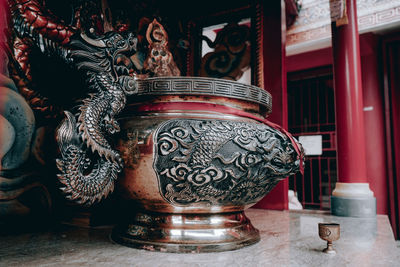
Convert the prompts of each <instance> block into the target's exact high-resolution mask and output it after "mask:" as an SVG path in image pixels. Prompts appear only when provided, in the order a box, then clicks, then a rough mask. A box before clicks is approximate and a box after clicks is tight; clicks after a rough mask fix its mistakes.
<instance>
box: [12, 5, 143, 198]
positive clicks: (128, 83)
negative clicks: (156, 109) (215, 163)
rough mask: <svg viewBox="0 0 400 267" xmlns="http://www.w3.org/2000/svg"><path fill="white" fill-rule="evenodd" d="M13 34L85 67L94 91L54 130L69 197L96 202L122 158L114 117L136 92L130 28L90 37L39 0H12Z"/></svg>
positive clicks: (61, 176)
mask: <svg viewBox="0 0 400 267" xmlns="http://www.w3.org/2000/svg"><path fill="white" fill-rule="evenodd" d="M8 3H9V7H10V10H11V18H12V22H13V29H14V32H15V34H16V35H17V36H18V38H20V39H28V40H29V41H30V42H31V43H32V44H33V45H36V46H37V47H38V48H39V49H40V51H41V52H42V53H44V54H46V55H48V56H56V57H58V58H61V59H62V60H63V61H64V62H66V63H67V64H69V65H71V66H72V67H74V68H76V69H77V70H79V71H82V72H84V74H85V76H86V77H87V85H88V87H89V90H90V91H91V93H90V94H89V96H88V97H87V98H85V99H84V100H83V101H82V104H81V105H80V107H79V112H78V114H77V116H76V117H75V116H74V115H72V113H70V112H68V111H67V112H65V115H66V118H65V119H64V120H63V121H62V123H61V125H60V126H59V127H58V129H57V131H56V137H57V142H58V145H59V149H60V152H61V158H60V159H58V160H57V167H58V168H59V170H60V171H61V174H59V175H58V178H59V180H60V182H61V183H62V184H63V185H64V186H63V187H62V188H61V189H62V190H63V191H64V192H65V193H66V194H67V198H69V199H71V200H73V201H76V202H78V203H80V204H92V203H94V202H96V201H99V200H101V199H102V198H103V197H106V196H107V195H108V194H109V193H110V192H111V191H112V190H113V188H114V180H115V179H116V178H117V175H118V173H119V172H120V171H121V169H122V166H123V162H122V159H121V157H120V155H119V153H118V152H117V151H116V150H114V149H113V148H112V147H111V145H110V144H109V142H108V138H109V136H110V135H112V134H113V133H115V132H118V131H119V126H118V123H117V122H116V120H115V116H116V115H117V114H118V113H119V112H120V111H121V110H122V109H123V108H124V106H125V103H126V96H127V95H132V94H135V93H137V85H136V79H135V77H133V76H131V75H132V74H131V73H132V72H131V71H130V70H129V69H128V68H127V67H126V66H124V65H121V64H119V63H118V62H125V61H126V60H125V61H124V60H121V58H123V59H127V60H129V57H130V56H131V55H132V54H133V53H135V52H136V45H137V38H136V36H134V35H133V34H132V33H129V32H124V33H118V32H113V31H110V32H107V33H105V34H104V35H103V36H101V37H99V38H91V37H89V36H88V35H87V34H86V33H85V32H84V31H80V30H78V29H76V28H75V27H72V26H68V25H65V24H64V23H63V22H62V21H61V20H58V19H57V18H56V17H55V16H54V15H52V14H51V13H50V12H49V11H47V10H45V8H44V7H43V6H42V5H41V4H40V3H39V2H38V1H36V0H25V1H22V0H8Z"/></svg>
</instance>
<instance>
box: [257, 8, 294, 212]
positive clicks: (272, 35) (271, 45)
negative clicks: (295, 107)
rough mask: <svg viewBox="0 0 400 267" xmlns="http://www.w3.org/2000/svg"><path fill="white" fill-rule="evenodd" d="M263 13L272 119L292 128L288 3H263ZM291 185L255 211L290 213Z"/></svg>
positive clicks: (281, 185)
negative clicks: (286, 47)
mask: <svg viewBox="0 0 400 267" xmlns="http://www.w3.org/2000/svg"><path fill="white" fill-rule="evenodd" d="M259 3H260V5H261V8H262V9H263V15H264V16H263V24H262V27H261V29H262V36H263V45H264V47H263V62H264V69H263V75H264V76H263V78H264V79H263V80H264V88H265V90H267V91H268V92H270V93H271V95H272V106H273V107H272V113H271V114H270V116H269V117H268V119H269V120H270V121H272V122H274V123H276V124H279V125H282V126H283V127H284V128H285V129H287V127H288V115H287V90H286V86H287V83H286V66H285V60H286V54H285V46H286V42H285V41H286V40H285V38H286V27H285V25H286V19H285V3H284V1H283V0H281V1H268V4H267V3H266V1H259ZM288 191H289V181H288V179H284V180H282V181H281V182H279V183H278V184H277V186H276V187H275V188H274V189H273V190H272V191H271V192H270V193H268V195H267V196H266V197H264V198H263V199H262V200H261V201H260V202H258V203H257V204H256V205H255V206H254V207H255V208H264V209H276V210H284V209H285V210H287V209H288V202H289V200H288Z"/></svg>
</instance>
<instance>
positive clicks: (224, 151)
mask: <svg viewBox="0 0 400 267" xmlns="http://www.w3.org/2000/svg"><path fill="white" fill-rule="evenodd" d="M177 91H178V92H179V94H178V92H177ZM137 101H138V102H137V103H138V104H136V102H131V103H130V104H128V105H127V107H126V109H125V111H124V113H123V114H122V115H121V116H120V119H119V123H120V125H121V129H122V130H121V134H120V137H119V138H118V145H117V148H118V150H119V151H120V153H121V155H122V157H123V160H124V163H125V167H124V171H123V175H122V177H121V178H120V179H119V181H118V186H117V188H118V190H119V193H120V195H121V196H122V197H123V198H124V199H125V200H126V201H127V202H131V203H132V206H134V207H136V209H137V210H136V211H135V212H133V213H132V216H131V217H130V218H129V220H128V221H127V223H126V224H123V225H120V226H118V227H116V228H115V229H114V232H113V238H114V240H116V241H117V242H120V243H123V244H126V245H129V246H134V247H140V248H147V249H151V250H153V249H155V250H161V251H170V252H193V251H195V252H207V251H223V250H231V249H237V248H240V247H242V246H245V245H249V244H253V243H255V242H257V241H258V240H259V234H258V231H257V230H256V229H255V228H254V227H253V226H252V225H251V223H250V221H249V220H248V219H247V218H246V216H245V215H244V212H243V211H244V210H245V209H246V208H248V207H250V206H251V205H253V204H255V203H256V202H257V201H259V200H260V199H261V198H262V197H264V196H265V195H266V194H267V193H268V192H269V191H270V190H271V189H272V188H273V187H274V186H275V185H276V184H277V183H278V182H279V181H280V180H281V179H283V178H285V177H287V176H288V175H290V174H292V173H294V172H295V171H296V170H297V169H298V167H299V161H298V160H297V158H298V155H297V152H296V150H295V148H294V146H296V145H297V144H293V143H292V141H291V139H290V138H289V137H288V136H287V135H286V134H285V133H283V132H281V131H280V130H278V129H275V128H273V127H271V126H269V125H267V124H265V123H264V121H263V117H264V116H265V115H266V114H268V113H269V112H270V109H271V97H270V95H269V94H268V93H267V92H266V91H264V90H262V89H260V88H257V87H254V86H247V85H243V84H238V83H236V82H230V81H224V80H222V81H221V80H218V79H209V78H184V77H179V78H178V77H175V78H165V77H164V78H152V79H147V80H144V81H140V82H139V99H138V100H137ZM139 103H140V104H139Z"/></svg>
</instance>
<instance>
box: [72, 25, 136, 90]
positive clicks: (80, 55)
mask: <svg viewBox="0 0 400 267" xmlns="http://www.w3.org/2000/svg"><path fill="white" fill-rule="evenodd" d="M71 39H72V40H71V42H70V43H69V58H71V61H72V64H74V65H76V66H77V68H78V69H83V70H86V71H90V72H91V73H101V72H104V73H110V74H111V75H112V79H113V82H115V83H118V84H119V85H120V86H121V87H122V89H123V90H124V92H125V94H127V95H131V94H134V93H136V92H137V88H136V78H135V73H134V70H133V68H132V66H133V63H132V61H131V59H130V56H131V55H133V54H134V53H136V49H137V37H136V36H135V35H134V34H133V33H131V32H125V33H118V32H107V33H106V34H105V35H104V36H102V37H100V38H98V39H93V38H90V37H88V36H87V35H86V34H85V33H83V32H82V33H80V35H76V36H74V37H72V38H71Z"/></svg>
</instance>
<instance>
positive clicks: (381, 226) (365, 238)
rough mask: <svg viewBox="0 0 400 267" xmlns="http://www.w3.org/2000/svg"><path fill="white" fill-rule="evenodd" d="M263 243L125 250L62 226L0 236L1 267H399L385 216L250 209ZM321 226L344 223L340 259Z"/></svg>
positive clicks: (100, 233)
mask: <svg viewBox="0 0 400 267" xmlns="http://www.w3.org/2000/svg"><path fill="white" fill-rule="evenodd" d="M246 214H247V216H248V217H249V218H250V219H251V220H252V222H253V225H254V226H255V227H256V228H258V229H259V230H260V233H261V241H260V242H259V243H257V244H255V245H253V246H249V247H246V248H243V249H239V250H236V251H230V252H219V253H205V254H168V253H161V252H149V251H143V250H137V249H132V248H128V247H123V246H120V245H118V244H115V243H113V242H112V241H110V239H109V234H110V231H111V229H110V228H105V229H92V230H89V229H79V228H73V227H67V226H59V227H56V229H53V230H51V231H48V232H42V233H25V234H12V235H3V236H0V266H174V267H178V266H400V248H398V247H397V244H398V243H396V241H395V240H394V238H393V233H392V231H391V228H390V225H389V221H388V219H387V216H382V215H378V216H377V217H376V218H373V219H359V218H344V217H335V216H331V215H324V214H312V213H302V212H288V211H265V210H257V209H249V210H248V211H246ZM319 222H336V223H340V225H341V238H340V240H338V241H337V242H334V247H335V249H336V250H337V254H336V255H327V254H324V253H322V252H321V250H322V249H323V248H324V247H325V245H326V243H325V242H324V241H322V240H321V239H319V237H318V223H319Z"/></svg>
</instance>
